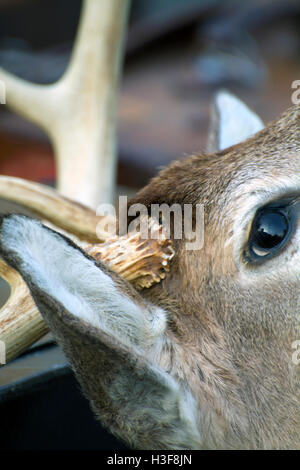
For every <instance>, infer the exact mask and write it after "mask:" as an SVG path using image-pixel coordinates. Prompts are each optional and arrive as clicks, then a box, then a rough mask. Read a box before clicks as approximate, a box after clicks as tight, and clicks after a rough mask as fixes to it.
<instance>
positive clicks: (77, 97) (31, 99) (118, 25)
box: [0, 0, 129, 208]
mask: <svg viewBox="0 0 300 470" xmlns="http://www.w3.org/2000/svg"><path fill="white" fill-rule="evenodd" d="M128 6H129V0H101V1H100V0H85V1H84V2H83V9H82V14H81V18H80V24H79V28H78V33H77V37H76V41H75V45H74V48H73V52H72V57H71V60H70V63H69V66H68V68H67V70H66V72H65V74H64V75H63V76H62V78H61V79H60V80H59V81H58V82H56V83H54V84H52V85H36V84H33V83H28V82H27V81H25V80H22V79H20V78H17V77H15V76H13V75H12V74H10V73H8V72H6V71H5V70H3V69H2V68H0V80H2V81H3V82H4V83H5V85H6V102H7V104H8V105H9V106H10V107H11V108H12V109H13V110H15V111H17V112H18V113H20V114H22V115H23V116H24V117H26V118H28V119H30V120H31V121H33V122H35V123H36V124H37V125H39V126H40V127H42V128H43V129H44V130H45V131H46V133H47V134H48V136H49V137H50V139H51V141H52V143H53V145H54V149H55V155H56V165H57V180H58V182H57V187H58V190H59V191H60V192H61V193H62V194H63V195H65V196H67V197H69V198H71V199H73V200H75V201H78V202H81V203H83V204H86V205H88V206H90V207H93V208H96V207H97V205H98V204H99V203H101V202H112V199H113V193H114V182H115V167H116V126H115V122H116V119H115V115H116V98H117V95H118V94H117V88H118V82H119V75H120V65H121V58H122V50H123V43H124V31H125V25H126V20H127V14H128Z"/></svg>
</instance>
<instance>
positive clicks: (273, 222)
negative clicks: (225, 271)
mask: <svg viewBox="0 0 300 470" xmlns="http://www.w3.org/2000/svg"><path fill="white" fill-rule="evenodd" d="M292 222H293V220H292V218H291V214H290V211H289V210H287V209H285V208H282V207H281V208H275V207H274V208H264V209H261V210H260V211H259V212H258V213H257V214H256V216H255V218H254V221H253V224H252V229H251V234H250V238H249V244H248V256H247V257H248V258H250V261H259V260H262V259H263V258H266V257H270V256H273V255H275V254H277V253H278V252H279V251H280V250H281V249H282V248H283V247H284V246H285V245H286V243H287V242H288V240H289V239H290V235H291V231H292V225H293V223H292Z"/></svg>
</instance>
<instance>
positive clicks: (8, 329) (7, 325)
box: [0, 259, 48, 362]
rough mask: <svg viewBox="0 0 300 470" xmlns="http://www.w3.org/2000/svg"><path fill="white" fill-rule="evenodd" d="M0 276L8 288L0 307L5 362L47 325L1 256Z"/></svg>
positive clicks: (40, 335)
mask: <svg viewBox="0 0 300 470" xmlns="http://www.w3.org/2000/svg"><path fill="white" fill-rule="evenodd" d="M0 275H1V276H2V277H3V278H4V279H5V280H6V281H7V282H8V283H9V285H10V288H11V293H10V296H9V299H8V300H7V302H6V304H5V305H4V306H3V307H2V308H1V309H0V331H1V341H3V342H4V344H5V353H6V362H9V361H11V360H12V359H14V358H15V357H17V356H18V355H19V354H21V353H22V352H23V351H25V350H26V349H27V348H28V347H29V346H30V345H31V344H33V343H34V342H35V341H37V340H38V339H40V338H41V337H42V336H43V335H44V334H46V333H47V331H48V327H47V326H46V325H45V323H44V320H43V319H42V317H41V315H40V313H39V311H38V309H37V308H36V306H35V303H34V301H33V299H32V297H31V295H30V293H29V290H28V287H27V285H26V284H25V282H24V281H23V279H22V278H21V276H20V275H19V274H18V273H17V271H15V270H14V269H13V268H11V267H10V266H8V265H7V264H6V263H5V262H4V261H3V260H2V259H0Z"/></svg>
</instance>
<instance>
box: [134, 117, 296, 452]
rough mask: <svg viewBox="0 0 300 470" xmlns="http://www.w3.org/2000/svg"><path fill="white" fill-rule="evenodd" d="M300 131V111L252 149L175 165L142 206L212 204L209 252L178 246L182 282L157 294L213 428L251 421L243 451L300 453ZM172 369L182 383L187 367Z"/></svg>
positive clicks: (170, 281) (250, 144)
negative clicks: (296, 355) (299, 360)
mask: <svg viewBox="0 0 300 470" xmlns="http://www.w3.org/2000/svg"><path fill="white" fill-rule="evenodd" d="M299 125H300V114H299V109H297V108H293V109H291V110H290V111H288V112H287V113H286V114H285V115H284V116H283V117H282V118H281V119H280V121H278V122H276V123H274V124H272V125H271V126H269V127H268V128H266V129H265V130H264V131H262V132H261V133H259V134H257V135H256V136H255V138H252V139H250V140H248V141H247V142H245V143H242V144H240V145H237V146H234V147H232V148H229V149H226V150H224V151H221V152H218V153H216V154H214V155H208V156H202V157H193V158H190V159H188V160H186V161H185V162H181V163H175V164H174V165H173V166H172V167H170V168H167V169H166V170H165V171H164V172H163V173H162V174H161V175H160V176H159V177H158V178H157V179H155V180H154V181H153V182H152V183H151V184H150V185H149V187H148V188H145V189H144V190H143V191H141V193H140V195H139V196H138V198H137V200H138V201H139V202H142V203H144V204H146V205H150V204H151V203H156V202H159V203H162V202H163V201H164V202H166V196H165V195H168V201H167V202H168V203H169V204H173V203H176V202H177V203H180V204H183V203H192V204H196V203H204V204H205V243H204V246H203V248H202V249H201V250H186V249H185V241H178V242H177V245H176V250H175V251H176V253H177V255H176V260H175V262H174V266H173V269H172V273H171V275H170V276H169V277H168V278H167V279H166V281H165V282H164V283H163V284H161V285H158V286H157V287H155V288H153V289H152V290H150V291H149V292H148V293H147V292H146V294H147V295H148V296H149V298H150V299H151V300H152V302H154V303H156V302H157V299H159V305H160V306H161V307H163V308H165V309H166V310H167V311H168V312H170V313H169V318H170V331H172V333H171V334H172V335H174V336H175V337H176V342H178V343H180V345H181V347H182V346H183V345H184V349H185V352H186V361H185V372H184V373H185V374H186V375H185V377H186V380H187V382H188V383H189V384H190V385H191V384H193V385H192V388H193V393H194V394H195V395H196V396H197V399H198V402H199V403H201V402H202V400H203V395H204V393H207V394H208V397H207V401H210V400H211V402H212V403H213V406H212V409H214V412H216V410H218V412H219V416H217V412H216V414H215V416H214V417H213V418H211V420H212V422H214V423H216V422H218V424H219V425H220V426H221V422H222V420H224V422H223V425H224V426H226V424H225V422H226V420H228V421H229V422H230V421H231V420H232V419H233V421H231V423H232V425H234V424H237V422H235V423H234V424H233V422H234V418H233V415H234V414H235V415H236V416H237V415H239V417H241V416H244V418H245V420H246V421H248V424H247V425H246V428H244V430H245V429H248V431H247V432H246V433H247V437H246V436H245V435H244V436H243V438H242V439H241V445H242V446H243V445H247V444H246V441H247V439H249V442H251V440H252V443H251V444H250V445H252V446H254V447H255V445H256V444H255V440H256V442H258V440H259V439H261V440H260V444H259V446H267V447H268V446H275V447H276V446H277V447H282V446H283V441H281V442H280V441H279V439H281V438H283V439H284V442H285V443H286V444H287V445H288V446H292V447H295V446H297V445H298V442H299V423H300V421H299V367H298V366H296V365H295V364H293V361H292V355H293V352H294V349H293V346H292V345H293V344H294V342H295V341H297V340H298V339H299V338H298V337H299V334H300V332H299V307H300V304H299V301H300V284H299V280H300V250H299V246H300V231H299V221H300V218H299V216H300V192H299V190H300V178H299V170H300V159H299V150H300V149H299V137H300V132H299ZM134 202H136V200H135V201H134ZM191 351H193V354H192V353H191ZM173 354H174V355H175V357H176V351H173ZM178 354H180V353H178ZM172 363H173V364H179V363H180V364H181V369H180V372H179V375H180V373H182V364H183V361H182V360H180V359H179V358H177V359H173V361H172ZM279 384H280V385H279ZM204 390H205V392H204ZM212 390H214V392H212ZM225 397H226V398H225ZM224 399H225V401H224ZM283 402H284V403H283ZM229 403H230V405H229ZM228 406H229V408H228ZM239 408H240V411H238V409H239ZM224 410H226V411H225V412H224ZM287 410H289V411H287ZM226 412H227V413H229V416H227V417H225V414H226ZM287 416H289V418H288V417H287ZM228 421H227V424H228ZM250 423H251V424H250ZM244 424H245V423H244ZM242 427H243V425H242ZM279 429H280V433H279ZM252 433H253V434H252ZM251 434H252V435H251ZM283 436H284V437H283ZM232 445H234V444H232Z"/></svg>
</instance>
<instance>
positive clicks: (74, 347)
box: [0, 215, 200, 449]
mask: <svg viewBox="0 0 300 470" xmlns="http://www.w3.org/2000/svg"><path fill="white" fill-rule="evenodd" d="M0 253H1V256H2V257H3V258H4V259H5V260H6V262H7V263H8V264H10V265H11V266H12V267H13V268H15V269H16V270H17V271H18V272H19V273H20V274H21V275H22V277H23V278H24V280H25V282H26V283H27V284H28V286H29V288H30V291H31V294H32V297H33V299H34V301H35V303H36V305H37V308H38V309H39V311H40V312H41V314H42V315H43V317H44V319H45V321H46V323H47V324H48V326H49V328H50V329H51V330H52V332H53V333H54V335H55V337H56V338H57V340H58V342H59V343H60V345H61V346H62V348H63V350H64V352H65V354H66V356H67V357H68V359H69V361H70V363H71V365H72V367H73V369H74V371H75V373H76V376H77V378H78V380H79V382H80V384H81V386H82V389H83V391H84V393H85V395H86V396H87V397H88V398H89V400H90V401H91V404H92V407H93V409H94V411H95V412H96V414H97V416H98V417H99V418H100V419H101V421H102V422H103V423H104V425H106V426H107V427H108V428H110V430H111V431H112V432H113V433H114V434H116V435H117V436H118V437H120V438H121V439H123V440H125V441H127V443H128V444H129V445H131V446H134V447H136V448H148V449H168V448H170V449H181V448H183V449H184V448H186V449H192V448H196V447H197V446H199V440H200V438H199V436H198V431H197V424H196V423H197V418H196V416H197V412H196V409H195V405H194V403H195V401H194V399H193V396H192V395H191V393H190V392H189V391H188V390H186V388H183V387H182V386H180V385H179V384H178V383H177V381H176V380H175V379H174V378H172V377H171V376H170V374H169V373H167V372H166V371H164V370H163V369H162V368H161V367H159V365H157V363H156V360H155V358H156V357H157V355H159V351H160V350H161V349H163V348H164V347H165V341H166V338H165V330H166V325H167V322H166V315H165V312H164V311H163V310H161V309H160V308H158V307H154V306H153V305H150V304H148V303H146V302H145V301H144V300H143V298H142V297H141V296H140V295H139V294H138V293H137V292H136V291H135V290H134V289H133V288H132V287H131V286H130V285H129V284H128V283H127V282H125V281H124V280H123V279H121V278H120V277H119V276H117V275H116V274H114V273H112V272H110V271H109V270H108V269H107V268H106V267H105V266H104V265H103V264H102V263H99V262H96V261H95V260H94V259H92V258H90V257H89V256H87V255H86V254H85V253H84V252H82V251H81V249H80V248H79V247H77V246H76V245H74V244H73V243H72V242H71V241H69V240H68V239H67V238H65V237H63V236H61V235H60V234H58V233H57V232H54V231H53V230H50V229H48V228H47V227H44V226H43V225H42V224H41V223H40V222H38V221H36V220H33V219H30V218H28V217H25V216H17V215H9V216H5V217H3V218H2V221H1V228H0ZM169 346H170V345H169ZM182 446H183V447H182Z"/></svg>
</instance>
